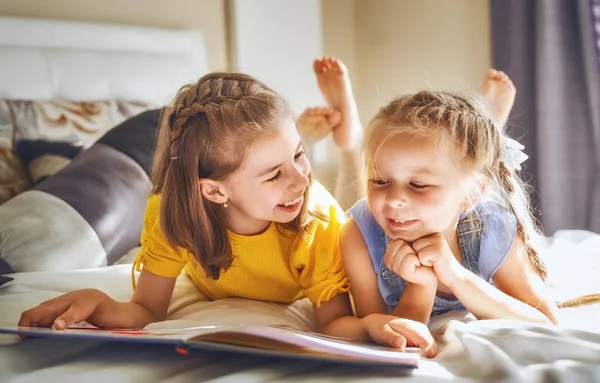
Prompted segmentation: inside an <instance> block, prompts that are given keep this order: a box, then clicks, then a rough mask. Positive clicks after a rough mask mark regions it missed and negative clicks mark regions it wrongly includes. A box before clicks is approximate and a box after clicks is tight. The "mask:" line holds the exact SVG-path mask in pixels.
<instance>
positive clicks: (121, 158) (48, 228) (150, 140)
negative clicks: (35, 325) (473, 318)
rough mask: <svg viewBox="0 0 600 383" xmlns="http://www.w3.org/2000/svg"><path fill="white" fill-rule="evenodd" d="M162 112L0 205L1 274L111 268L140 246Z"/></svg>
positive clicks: (114, 133)
mask: <svg viewBox="0 0 600 383" xmlns="http://www.w3.org/2000/svg"><path fill="white" fill-rule="evenodd" d="M160 113H161V111H160V109H156V110H150V111H147V112H144V113H141V114H139V115H137V116H135V117H133V118H130V119H129V120H126V121H125V122H123V123H121V124H120V125H118V126H117V127H115V128H114V129H112V130H110V131H109V132H108V133H106V134H105V135H104V136H103V137H102V138H100V139H99V140H98V142H97V143H95V144H94V145H92V146H91V147H90V148H89V149H87V150H84V151H83V152H82V153H81V154H79V155H78V156H77V157H75V159H74V160H73V161H71V162H70V163H69V164H68V165H67V166H65V167H64V168H63V169H62V170H60V171H59V172H57V173H56V174H54V175H52V176H50V177H48V178H46V179H45V180H44V181H42V182H40V183H38V184H37V185H35V186H34V187H33V189H31V190H29V191H27V192H24V193H22V194H20V195H18V196H16V197H15V198H13V199H11V200H10V201H8V202H6V203H5V204H3V205H1V206H0V274H3V273H10V272H22V271H34V270H67V269H79V268H89V267H97V266H102V265H109V264H112V263H113V262H114V261H116V260H117V259H118V258H119V257H120V256H121V255H123V254H124V253H126V252H127V251H128V250H129V249H131V248H132V247H135V246H137V245H138V244H139V240H140V236H141V232H142V224H143V215H144V210H145V207H146V202H147V199H148V195H149V193H150V190H151V182H150V173H151V171H152V158H153V156H154V150H155V146H156V128H157V126H158V121H159V117H160Z"/></svg>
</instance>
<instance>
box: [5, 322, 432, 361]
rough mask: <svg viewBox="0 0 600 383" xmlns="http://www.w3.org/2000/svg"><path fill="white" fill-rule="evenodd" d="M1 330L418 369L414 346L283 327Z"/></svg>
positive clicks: (185, 350) (184, 351) (184, 350)
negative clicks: (400, 347)
mask: <svg viewBox="0 0 600 383" xmlns="http://www.w3.org/2000/svg"><path fill="white" fill-rule="evenodd" d="M0 333H3V334H14V335H20V336H23V337H27V338H35V337H60V338H63V339H64V338H72V339H88V340H101V341H118V342H148V343H156V344H159V343H162V344H172V345H174V346H175V347H176V349H177V351H178V352H179V353H181V354H187V353H188V352H190V351H191V350H193V349H195V348H198V349H208V350H221V351H231V352H242V353H251V354H262V355H268V356H276V357H286V358H301V359H315V360H321V361H332V362H338V363H339V362H342V363H355V364H356V363H358V364H385V365H395V366H399V367H406V368H416V367H418V364H419V360H420V356H419V351H420V350H419V349H418V348H406V349H404V350H398V349H394V348H389V347H383V346H378V345H370V344H363V343H358V342H354V341H351V340H349V339H342V338H334V337H330V336H326V335H322V334H318V333H315V332H311V331H307V330H303V329H300V328H297V327H293V326H287V325H250V326H198V327H187V328H173V329H163V328H159V329H142V330H133V329H98V328H96V327H90V326H83V327H77V326H75V327H70V328H69V329H66V330H54V329H51V328H40V327H16V326H15V327H4V328H0Z"/></svg>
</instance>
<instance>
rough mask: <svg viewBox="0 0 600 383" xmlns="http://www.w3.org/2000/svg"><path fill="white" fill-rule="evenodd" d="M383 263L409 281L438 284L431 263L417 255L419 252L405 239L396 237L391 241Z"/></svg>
mask: <svg viewBox="0 0 600 383" xmlns="http://www.w3.org/2000/svg"><path fill="white" fill-rule="evenodd" d="M383 263H384V264H385V265H386V266H387V267H388V269H390V270H392V271H393V272H394V273H396V274H398V275H399V276H401V277H402V278H404V279H405V280H406V281H407V282H410V283H414V284H417V285H426V286H429V285H432V284H436V285H437V277H436V275H435V273H434V271H433V269H432V268H431V267H428V266H431V265H424V264H423V263H422V262H421V261H419V258H418V257H417V252H416V251H415V250H414V249H413V248H412V247H411V246H410V245H409V244H408V243H407V242H405V241H403V240H401V239H395V240H392V241H390V243H389V244H388V247H387V249H386V251H385V255H384V256H383Z"/></svg>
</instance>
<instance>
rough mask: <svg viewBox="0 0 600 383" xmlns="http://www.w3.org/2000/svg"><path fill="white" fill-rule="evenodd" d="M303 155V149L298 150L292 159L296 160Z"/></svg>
mask: <svg viewBox="0 0 600 383" xmlns="http://www.w3.org/2000/svg"><path fill="white" fill-rule="evenodd" d="M303 155H304V149H300V151H299V152H298V153H296V155H295V156H294V159H295V160H297V159H298V158H300V157H302V156H303Z"/></svg>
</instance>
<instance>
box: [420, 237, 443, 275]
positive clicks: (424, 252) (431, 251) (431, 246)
mask: <svg viewBox="0 0 600 383" xmlns="http://www.w3.org/2000/svg"><path fill="white" fill-rule="evenodd" d="M438 241H445V239H444V237H443V236H442V234H440V233H434V234H431V235H428V236H427V237H423V238H421V239H418V240H416V241H414V242H413V243H412V247H413V249H414V250H415V252H416V253H417V255H418V257H419V262H421V264H422V265H423V266H430V267H431V266H433V260H434V259H435V257H436V256H437V251H436V250H435V249H436V244H437V242H438Z"/></svg>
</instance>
